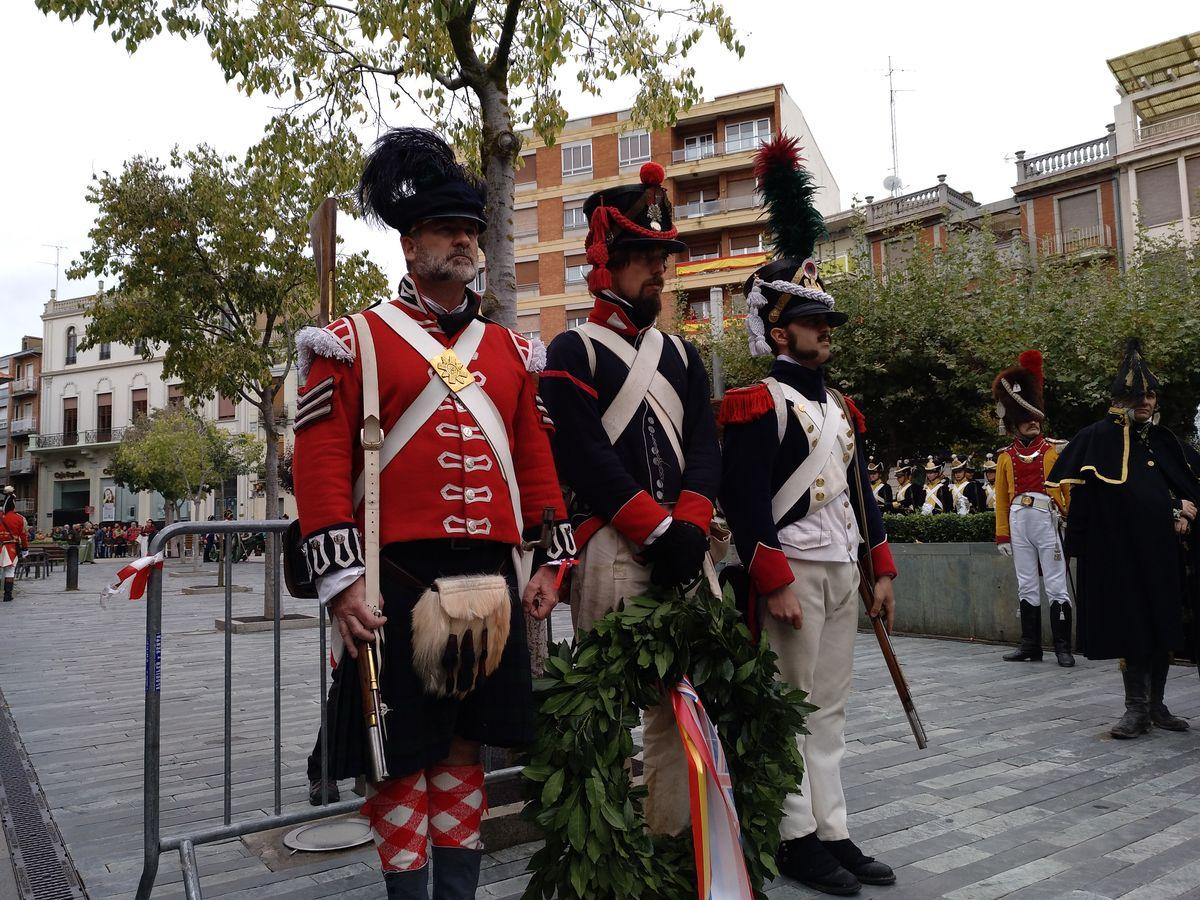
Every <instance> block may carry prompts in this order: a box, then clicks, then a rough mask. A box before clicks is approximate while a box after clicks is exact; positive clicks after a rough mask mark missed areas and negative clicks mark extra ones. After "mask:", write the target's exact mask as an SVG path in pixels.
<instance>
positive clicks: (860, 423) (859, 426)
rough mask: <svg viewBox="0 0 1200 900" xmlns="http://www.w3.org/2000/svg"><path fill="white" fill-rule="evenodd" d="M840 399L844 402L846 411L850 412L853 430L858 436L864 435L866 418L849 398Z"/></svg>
mask: <svg viewBox="0 0 1200 900" xmlns="http://www.w3.org/2000/svg"><path fill="white" fill-rule="evenodd" d="M842 399H843V400H845V401H846V409H848V410H850V417H851V418H852V419H854V430H855V431H857V432H858V433H859V434H866V433H867V417H866V416H864V415H863V414H862V413H861V412H859V409H858V407H857V406H855V405H854V401H853V400H851V399H850V398H849V397H847V396H845V395H843V396H842Z"/></svg>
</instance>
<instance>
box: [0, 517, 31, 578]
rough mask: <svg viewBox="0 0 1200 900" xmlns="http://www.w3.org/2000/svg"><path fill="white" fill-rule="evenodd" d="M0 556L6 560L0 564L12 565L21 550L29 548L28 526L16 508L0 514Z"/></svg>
mask: <svg viewBox="0 0 1200 900" xmlns="http://www.w3.org/2000/svg"><path fill="white" fill-rule="evenodd" d="M0 547H2V548H3V550H0V557H5V558H6V560H7V561H5V562H2V563H0V565H9V566H10V565H12V564H13V562H14V561H15V560H16V558H17V555H18V553H19V552H20V551H21V550H26V549H28V548H29V528H28V525H27V523H26V522H25V517H24V516H23V515H21V514H20V513H19V512H17V511H16V510H13V511H12V512H6V513H5V514H4V515H3V516H0Z"/></svg>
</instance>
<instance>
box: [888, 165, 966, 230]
mask: <svg viewBox="0 0 1200 900" xmlns="http://www.w3.org/2000/svg"><path fill="white" fill-rule="evenodd" d="M939 177H940V178H944V177H945V176H939ZM977 206H979V204H978V203H976V202H975V201H974V200H972V199H971V198H970V197H968V196H967V195H966V194H962V193H959V192H958V191H956V190H954V188H952V187H950V185H948V184H946V182H945V181H939V182H938V183H937V184H935V185H934V186H933V187H931V188H926V189H925V190H923V191H913V192H912V193H911V194H903V195H901V196H899V197H889V198H887V199H886V200H878V201H876V202H874V203H872V204H870V205H869V206H868V207H867V224H868V225H877V224H883V223H887V222H890V221H892V220H895V219H902V218H904V217H905V216H910V215H912V214H913V213H918V212H924V211H926V210H930V209H936V208H938V207H945V208H947V209H950V210H959V209H973V208H975V207H977Z"/></svg>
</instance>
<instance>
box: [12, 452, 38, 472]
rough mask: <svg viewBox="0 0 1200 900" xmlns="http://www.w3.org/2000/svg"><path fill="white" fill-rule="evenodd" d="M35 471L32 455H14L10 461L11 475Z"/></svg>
mask: <svg viewBox="0 0 1200 900" xmlns="http://www.w3.org/2000/svg"><path fill="white" fill-rule="evenodd" d="M32 471H33V457H32V456H14V457H13V458H12V459H10V460H9V461H8V474H9V475H28V474H29V473H30V472H32Z"/></svg>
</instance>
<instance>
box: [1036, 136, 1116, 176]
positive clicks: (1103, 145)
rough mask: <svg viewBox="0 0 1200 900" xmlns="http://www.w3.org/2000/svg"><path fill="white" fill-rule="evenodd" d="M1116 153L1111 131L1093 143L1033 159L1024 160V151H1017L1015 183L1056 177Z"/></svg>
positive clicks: (1086, 142) (1114, 137)
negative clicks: (1050, 176) (1048, 176)
mask: <svg viewBox="0 0 1200 900" xmlns="http://www.w3.org/2000/svg"><path fill="white" fill-rule="evenodd" d="M1116 152H1117V138H1116V134H1115V133H1114V132H1113V131H1109V133H1108V134H1106V135H1104V137H1099V138H1096V139H1095V140H1093V141H1084V142H1083V143H1082V144H1075V145H1074V146H1073V147H1064V148H1063V149H1062V150H1055V151H1053V152H1052V153H1043V154H1042V155H1041V156H1035V157H1033V159H1025V151H1024V150H1018V151H1017V181H1018V182H1022V181H1030V180H1032V179H1034V178H1045V177H1046V176H1047V175H1058V174H1061V173H1062V172H1066V171H1069V170H1070V169H1078V168H1080V167H1081V166H1090V165H1092V164H1093V163H1097V162H1100V161H1102V160H1105V159H1111V158H1112V157H1113V156H1114V155H1115V154H1116Z"/></svg>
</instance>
